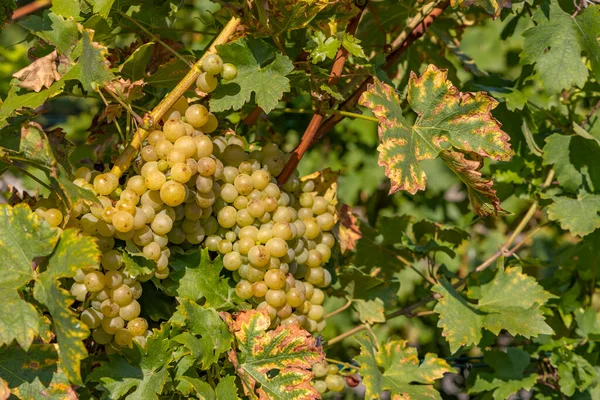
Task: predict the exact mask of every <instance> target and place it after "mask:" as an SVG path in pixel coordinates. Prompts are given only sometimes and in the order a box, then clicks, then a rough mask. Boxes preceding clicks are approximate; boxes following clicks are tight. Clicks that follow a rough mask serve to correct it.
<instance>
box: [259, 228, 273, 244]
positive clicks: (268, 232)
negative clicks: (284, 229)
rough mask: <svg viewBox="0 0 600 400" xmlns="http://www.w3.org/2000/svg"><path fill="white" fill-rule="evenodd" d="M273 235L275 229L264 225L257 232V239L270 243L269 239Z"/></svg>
mask: <svg viewBox="0 0 600 400" xmlns="http://www.w3.org/2000/svg"><path fill="white" fill-rule="evenodd" d="M272 237H273V229H271V228H267V227H265V226H264V225H263V226H262V227H261V229H260V230H259V231H258V233H257V234H256V240H257V241H258V242H260V243H268V241H269V240H271V238H272Z"/></svg>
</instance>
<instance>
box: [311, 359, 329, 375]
mask: <svg viewBox="0 0 600 400" xmlns="http://www.w3.org/2000/svg"><path fill="white" fill-rule="evenodd" d="M327 367H328V366H327V361H323V362H320V363H315V364H313V366H312V372H313V374H315V378H322V377H324V376H326V375H327Z"/></svg>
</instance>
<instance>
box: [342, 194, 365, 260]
mask: <svg viewBox="0 0 600 400" xmlns="http://www.w3.org/2000/svg"><path fill="white" fill-rule="evenodd" d="M338 214H339V217H340V224H339V226H338V232H337V236H338V240H339V242H340V248H341V250H342V253H345V252H346V251H348V250H354V247H356V242H357V241H358V240H359V239H360V238H362V233H361V232H360V228H359V227H358V224H357V222H358V219H357V218H356V216H355V215H354V214H352V207H350V206H349V205H347V204H342V205H341V207H340V209H339V211H338Z"/></svg>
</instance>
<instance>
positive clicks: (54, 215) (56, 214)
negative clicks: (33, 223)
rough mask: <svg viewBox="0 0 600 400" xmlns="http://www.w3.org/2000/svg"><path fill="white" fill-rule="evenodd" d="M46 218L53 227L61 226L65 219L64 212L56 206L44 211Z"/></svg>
mask: <svg viewBox="0 0 600 400" xmlns="http://www.w3.org/2000/svg"><path fill="white" fill-rule="evenodd" d="M44 219H45V220H46V221H48V223H49V224H50V226H52V227H53V228H55V227H57V226H59V225H60V224H61V223H62V221H63V215H62V212H61V211H60V210H59V209H56V208H50V209H48V210H46V212H45V213H44Z"/></svg>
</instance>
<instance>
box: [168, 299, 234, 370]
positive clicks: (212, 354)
mask: <svg viewBox="0 0 600 400" xmlns="http://www.w3.org/2000/svg"><path fill="white" fill-rule="evenodd" d="M178 301H179V307H177V312H176V313H175V314H174V315H173V317H172V319H171V320H172V321H173V322H174V323H179V324H181V326H183V327H185V328H186V329H187V330H188V331H189V333H190V334H191V335H193V336H194V337H197V336H200V338H198V350H199V352H198V356H197V357H196V358H197V359H198V360H199V361H200V362H201V363H202V368H203V369H208V368H210V366H211V365H212V364H214V363H216V362H217V360H218V359H219V356H220V355H221V354H223V353H225V352H226V351H227V350H229V349H230V348H231V342H232V340H233V338H232V337H231V334H230V333H229V331H228V330H227V326H226V325H225V323H224V322H223V320H222V319H221V318H220V317H219V314H218V313H217V312H216V311H215V309H214V308H203V307H201V306H199V305H198V304H197V303H194V302H191V301H190V300H188V299H182V298H180V299H178ZM173 340H175V341H177V337H176V338H174V339H173Z"/></svg>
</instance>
